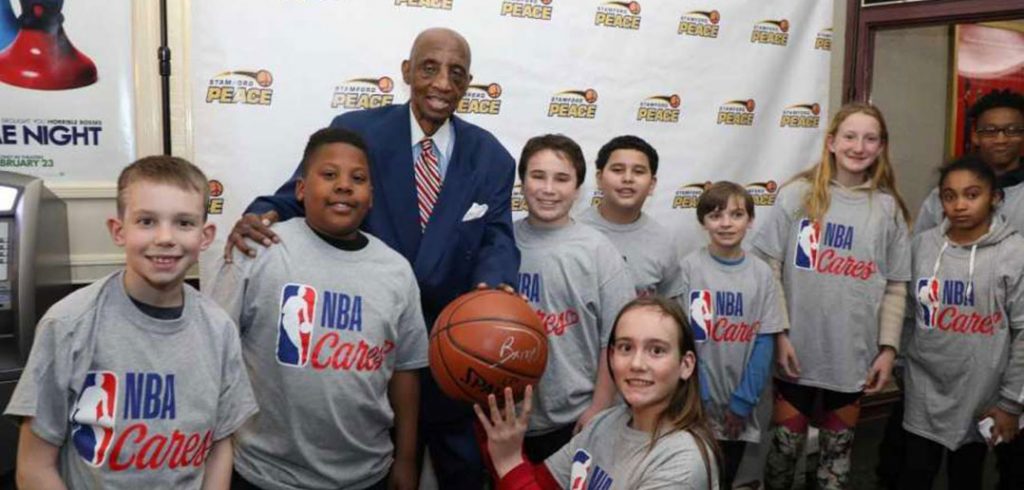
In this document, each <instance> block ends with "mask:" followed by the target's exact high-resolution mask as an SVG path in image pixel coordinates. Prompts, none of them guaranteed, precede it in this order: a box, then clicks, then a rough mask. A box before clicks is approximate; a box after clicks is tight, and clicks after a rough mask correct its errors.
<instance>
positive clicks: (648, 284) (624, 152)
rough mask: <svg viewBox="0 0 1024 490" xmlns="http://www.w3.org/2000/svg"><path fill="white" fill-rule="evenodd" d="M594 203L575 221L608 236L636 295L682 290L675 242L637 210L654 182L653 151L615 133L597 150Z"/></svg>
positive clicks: (668, 295) (655, 155) (655, 163)
mask: <svg viewBox="0 0 1024 490" xmlns="http://www.w3.org/2000/svg"><path fill="white" fill-rule="evenodd" d="M596 165H597V183H598V187H599V188H600V189H601V191H602V193H603V197H602V198H601V202H600V204H598V205H597V206H590V207H588V208H586V209H585V210H584V211H583V212H582V213H580V215H579V216H577V217H576V220H577V221H578V222H580V223H583V224H585V225H588V226H591V227H593V228H596V229H597V230H598V231H600V232H601V233H603V234H604V236H606V237H608V239H609V240H611V242H612V243H613V244H615V248H616V249H618V251H619V253H621V254H622V258H623V259H625V260H626V265H627V268H628V269H629V272H630V274H631V275H632V277H633V283H634V285H635V286H636V294H637V295H638V296H646V295H648V294H658V295H661V296H664V297H666V298H675V297H677V296H679V295H680V294H683V290H682V285H681V284H680V283H679V277H680V276H679V260H680V259H681V256H680V254H679V246H678V244H677V243H676V237H675V236H673V234H672V232H671V231H669V230H668V228H665V227H664V226H662V225H661V224H660V223H658V222H657V221H655V220H653V219H651V217H650V216H648V215H647V214H646V213H644V212H643V207H644V202H645V201H646V200H647V197H648V196H650V195H651V193H653V192H654V186H655V184H656V183H657V181H658V178H657V174H658V152H657V151H656V150H655V149H654V147H652V146H651V145H650V144H648V143H647V142H646V141H644V140H642V139H640V138H638V137H636V136H616V137H615V138H612V139H611V140H610V141H609V142H608V143H605V145H604V146H602V147H601V150H600V151H598V153H597V161H596Z"/></svg>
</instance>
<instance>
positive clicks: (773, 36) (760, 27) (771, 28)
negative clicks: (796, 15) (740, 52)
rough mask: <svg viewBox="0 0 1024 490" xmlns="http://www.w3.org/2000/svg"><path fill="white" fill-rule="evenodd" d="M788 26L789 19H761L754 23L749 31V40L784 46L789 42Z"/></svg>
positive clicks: (756, 42)
mask: <svg viewBox="0 0 1024 490" xmlns="http://www.w3.org/2000/svg"><path fill="white" fill-rule="evenodd" d="M789 28H790V25H789V21H788V20H786V19H780V20H771V19H768V20H762V21H761V22H758V23H756V24H754V30H753V31H751V33H750V42H752V43H754V44H773V45H775V46H785V45H786V44H787V43H789Z"/></svg>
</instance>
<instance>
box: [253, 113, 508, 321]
mask: <svg viewBox="0 0 1024 490" xmlns="http://www.w3.org/2000/svg"><path fill="white" fill-rule="evenodd" d="M452 124H453V126H454V131H455V145H454V149H453V150H452V154H451V155H450V158H449V163H448V170H447V172H446V174H445V177H444V182H443V185H442V186H441V194H440V195H439V196H438V202H437V203H436V204H435V205H434V211H433V214H432V215H431V217H430V222H429V223H427V227H426V230H425V231H421V228H420V223H419V211H418V208H417V204H416V186H415V181H414V177H413V161H412V147H411V146H410V143H411V139H412V136H411V134H410V128H409V104H402V105H391V106H385V107H381V108H377V109H369V110H363V111H355V112H348V113H345V114H342V115H340V116H337V117H335V118H334V120H333V121H331V126H332V127H343V128H346V129H349V130H352V131H354V132H356V133H359V134H360V135H361V136H362V137H363V138H364V139H365V140H366V144H367V146H368V147H369V150H370V175H371V179H372V182H373V208H372V209H371V210H370V213H369V215H367V218H366V220H365V221H364V222H363V229H364V230H365V231H367V232H368V233H370V234H372V235H374V236H376V237H377V238H380V239H381V240H383V241H384V243H386V244H388V246H390V247H391V248H393V249H395V250H396V251H398V252H399V253H401V254H402V255H403V256H405V258H406V259H408V260H409V263H411V264H412V268H413V271H414V272H415V274H416V279H417V280H418V281H419V286H420V295H421V297H422V302H423V313H424V316H425V317H426V320H427V322H428V326H429V325H431V324H432V323H433V321H434V319H435V318H436V317H437V314H438V313H440V312H441V309H443V308H444V307H445V305H447V304H448V303H449V302H451V300H453V299H455V297H457V296H458V295H460V294H462V293H465V292H467V291H469V290H470V289H472V288H473V287H474V286H475V285H476V284H478V283H481V282H483V283H487V284H489V285H491V286H495V285H497V284H500V283H505V284H510V285H514V284H515V280H516V273H517V272H518V270H519V250H518V249H517V248H516V244H515V239H514V237H513V234H512V212H511V209H510V198H511V194H512V185H513V183H514V181H515V161H514V160H513V159H512V156H511V155H509V153H508V151H506V150H505V148H504V147H503V146H502V145H501V143H499V142H498V140H497V138H495V137H494V135H492V134H491V133H489V132H487V131H486V130H484V129H482V128H480V127H479V126H475V125H473V124H470V123H468V122H466V121H463V120H462V119H459V118H458V117H454V116H453V117H452ZM301 171H302V166H301V164H300V165H299V167H298V168H296V170H295V173H294V174H293V175H292V178H291V180H289V181H288V182H287V183H285V184H284V185H283V186H281V187H280V188H279V189H278V190H277V192H276V193H275V194H274V195H273V196H261V197H258V198H256V200H255V201H253V203H252V204H250V205H249V208H248V209H246V212H250V213H264V212H266V211H270V210H275V211H277V212H278V214H279V215H280V217H281V220H282V221H284V220H287V219H290V218H293V217H296V216H303V215H304V210H303V208H302V204H301V203H300V202H298V201H297V200H296V198H295V184H296V182H297V181H298V179H299V177H300V176H301ZM474 203H476V204H480V205H486V206H487V212H486V213H485V214H484V215H483V216H482V217H480V218H477V219H474V220H470V221H463V217H464V216H465V215H466V211H468V210H469V208H470V206H472V205H473V204H474Z"/></svg>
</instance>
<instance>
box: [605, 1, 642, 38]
mask: <svg viewBox="0 0 1024 490" xmlns="http://www.w3.org/2000/svg"><path fill="white" fill-rule="evenodd" d="M594 25H595V26H601V27H617V28H619V29H631V30H634V31H635V30H639V29H640V2H605V3H602V4H601V5H598V6H597V12H596V13H595V14H594Z"/></svg>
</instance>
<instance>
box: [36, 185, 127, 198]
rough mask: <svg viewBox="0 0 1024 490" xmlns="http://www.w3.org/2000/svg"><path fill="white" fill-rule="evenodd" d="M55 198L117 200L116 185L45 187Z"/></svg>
mask: <svg viewBox="0 0 1024 490" xmlns="http://www.w3.org/2000/svg"><path fill="white" fill-rule="evenodd" d="M46 187H47V188H49V189H50V191H51V192H53V193H54V194H56V195H57V197H59V198H61V199H64V200H65V201H67V200H78V199H115V198H117V184H115V183H107V182H95V183H91V182H89V183H77V184H60V183H52V184H48V185H47V186H46Z"/></svg>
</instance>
